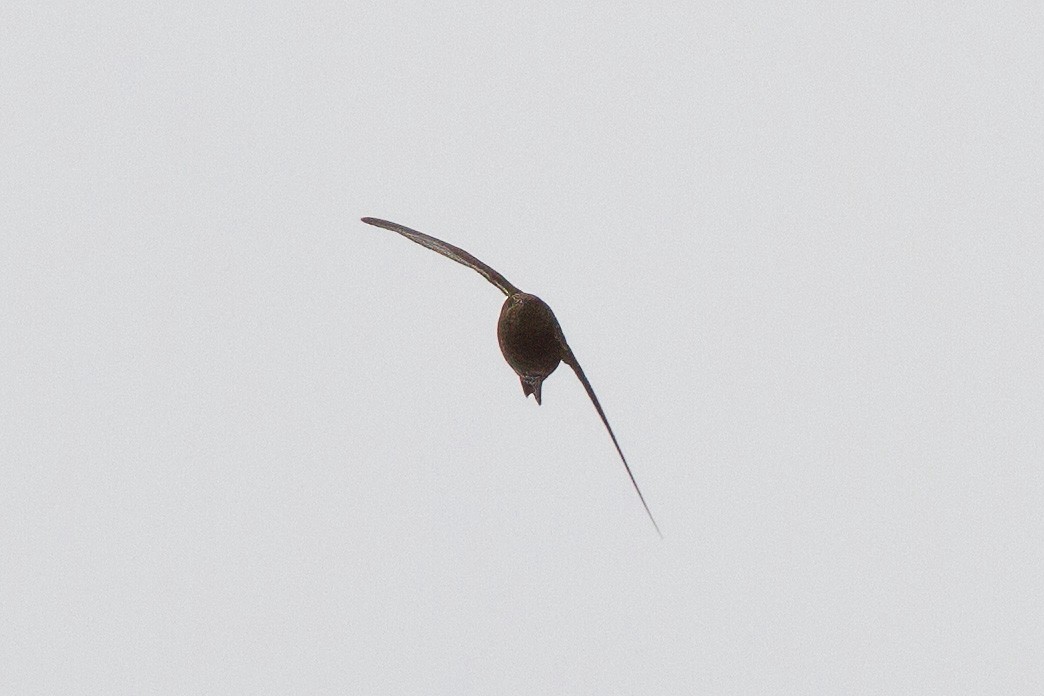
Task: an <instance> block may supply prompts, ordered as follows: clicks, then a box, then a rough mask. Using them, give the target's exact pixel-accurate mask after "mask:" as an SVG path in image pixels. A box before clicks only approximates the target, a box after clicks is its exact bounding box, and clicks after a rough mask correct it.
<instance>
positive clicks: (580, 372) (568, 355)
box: [559, 336, 663, 539]
mask: <svg viewBox="0 0 1044 696" xmlns="http://www.w3.org/2000/svg"><path fill="white" fill-rule="evenodd" d="M559 340H560V341H561V343H562V362H564V363H565V364H566V365H568V366H569V367H571V368H573V372H575V373H576V376H577V377H579V378H580V383H581V384H583V385H584V389H586V390H587V395H588V396H589V397H591V403H593V404H594V407H595V410H596V411H598V415H599V416H600V417H601V419H602V422H603V423H605V429H606V430H608V431H609V437H611V438H612V439H613V445H615V446H616V451H617V452H618V453H619V454H620V459H621V460H622V461H623V465H624V468H625V469H627V475H628V476H629V477H631V483H632V484H633V485H634V490H635V491H636V492H637V493H638V499H639V500H641V501H642V507H644V508H645V514H647V515H648V516H649V521H650V522H652V523H653V527H655V528H656V533H657V534H659V535H660V538H661V539H662V538H663V532H661V531H660V525H658V524H656V520H655V519H653V515H652V512H651V511H650V510H649V505H648V503H646V502H645V496H644V495H642V489H640V488H639V487H638V482H637V481H635V480H634V474H632V473H631V466H630V464H628V463H627V457H625V456H624V453H623V450H621V449H620V443H619V442H617V441H616V435H614V434H613V429H612V428H611V427H609V420H608V419H607V418H606V417H605V411H603V410H602V405H601V404H600V403H598V397H597V396H595V393H594V387H592V386H591V383H590V382H588V381H587V375H585V374H584V369H583V368H582V367H580V363H579V362H578V361H577V359H576V356H575V355H573V351H572V350H571V349H570V348H569V345H568V344H567V343H566V342H565V337H564V336H560V337H559Z"/></svg>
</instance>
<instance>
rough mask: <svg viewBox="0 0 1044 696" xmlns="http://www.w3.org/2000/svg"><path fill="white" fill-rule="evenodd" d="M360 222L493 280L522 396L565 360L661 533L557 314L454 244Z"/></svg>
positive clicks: (501, 332)
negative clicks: (501, 301) (503, 297)
mask: <svg viewBox="0 0 1044 696" xmlns="http://www.w3.org/2000/svg"><path fill="white" fill-rule="evenodd" d="M362 221H363V222H365V223H367V224H369V225H375V226H377V227H383V228H384V229H386V230H391V231H392V232H398V233H399V234H401V235H402V236H404V237H406V238H407V239H410V240H412V241H414V242H416V243H417V244H420V245H421V246H424V247H427V248H429V249H431V250H432V251H437V252H438V253H440V254H442V255H443V256H446V257H447V258H451V259H453V260H454V261H456V262H457V263H461V264H463V265H465V266H467V267H468V268H472V269H474V270H476V271H478V272H479V273H480V274H481V275H482V276H483V277H484V278H485V279H486V280H488V281H489V282H490V283H492V284H493V285H496V286H497V287H498V288H500V291H501V292H503V293H504V294H505V295H507V299H506V300H505V301H504V306H503V307H502V308H501V309H500V320H499V321H498V322H497V339H498V340H499V342H500V352H501V353H503V354H504V359H505V360H507V363H508V365H510V366H511V369H512V370H514V371H515V373H516V374H517V375H518V378H519V380H520V381H521V382H522V392H523V394H525V395H526V396H529V395H530V394H532V395H533V397H534V398H535V399H536V402H537V404H539V403H540V387H541V385H542V384H543V382H544V380H545V379H547V377H548V375H550V374H551V373H552V372H554V371H555V368H557V367H558V363H559V362H564V363H565V364H566V365H569V367H571V368H573V372H575V373H576V376H577V377H578V378H579V379H580V383H581V384H583V385H584V389H585V390H587V395H588V396H589V397H590V398H591V403H593V404H594V407H595V410H596V411H598V415H599V417H600V418H601V419H602V423H604V424H605V429H606V430H608V431H609V437H610V438H612V441H613V445H614V446H615V447H616V451H617V453H619V455H620V459H621V460H622V461H623V464H624V468H626V469H627V475H628V476H629V477H630V479H631V484H632V485H634V490H635V491H636V492H637V493H638V498H639V500H641V501H642V506H643V507H644V508H645V512H646V514H647V515H649V520H650V521H651V522H652V523H653V527H655V528H656V533H657V534H659V535H660V537H661V538H662V537H663V534H662V533H661V532H660V527H659V525H657V524H656V520H655V519H653V516H652V512H651V511H650V510H649V506H648V505H647V504H646V502H645V496H643V495H642V491H641V489H640V488H638V482H637V481H635V479H634V474H632V473H631V467H630V465H629V464H628V463H627V458H626V457H624V453H623V450H621V449H620V444H619V443H618V442H617V441H616V435H614V434H613V429H612V428H611V427H610V426H609V421H608V419H606V417H605V412H604V411H603V410H602V405H601V404H600V403H598V397H597V396H595V393H594V389H593V388H592V387H591V383H590V382H588V381H587V376H586V375H585V374H584V371H583V369H582V368H581V367H580V363H579V362H577V360H576V356H575V355H573V351H572V350H570V348H569V344H568V343H566V339H565V335H563V333H562V327H561V326H559V325H558V319H556V318H555V313H554V312H552V311H551V308H550V307H549V306H548V305H547V303H546V302H544V301H543V300H541V299H540V298H539V297H537V296H536V295H530V294H529V293H526V292H522V291H521V290H519V289H518V288H516V287H515V286H514V285H512V284H511V283H510V282H508V280H507V278H505V277H504V276H502V275H500V274H499V273H497V272H496V271H495V270H493V269H492V268H490V267H489V266H487V265H486V264H484V263H482V262H481V261H479V260H478V259H477V258H475V257H474V256H472V255H471V254H469V253H468V252H466V251H464V250H463V249H461V248H459V247H455V246H453V245H452V244H447V243H446V242H444V241H442V240H440V239H435V238H434V237H429V236H428V235H426V234H422V233H420V232H417V231H416V230H411V229H410V228H409V227H404V226H402V225H399V224H396V223H394V222H388V221H387V220H380V219H377V218H372V217H364V218H363V219H362Z"/></svg>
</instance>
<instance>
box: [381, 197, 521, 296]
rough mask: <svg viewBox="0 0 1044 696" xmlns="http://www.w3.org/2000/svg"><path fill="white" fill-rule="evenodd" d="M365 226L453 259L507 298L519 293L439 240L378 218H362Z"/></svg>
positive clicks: (498, 276) (480, 265)
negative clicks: (375, 227) (381, 229)
mask: <svg viewBox="0 0 1044 696" xmlns="http://www.w3.org/2000/svg"><path fill="white" fill-rule="evenodd" d="M362 221H363V222H365V223H366V224H367V225H375V226H377V227H383V228H384V229H386V230H391V231H392V232H398V233H399V234H401V235H402V236H403V237H406V238H407V239H410V240H412V241H414V242H417V244H420V245H421V246H422V247H427V248H429V249H431V250H432V251H437V252H438V253H440V254H442V255H443V256H445V257H446V258H449V259H453V260H454V261H456V262H457V263H462V264H464V265H465V266H467V267H468V268H472V269H474V270H476V271H478V272H479V273H480V274H481V275H482V277H483V278H485V279H486V280H488V281H489V282H491V283H493V284H494V285H496V286H497V287H498V288H500V291H501V292H502V293H504V294H505V295H508V296H509V297H510V296H511V295H514V294H515V293H516V292H519V289H518V288H516V287H515V286H514V285H512V284H511V283H509V282H508V279H507V278H505V277H504V276H502V275H500V274H499V273H497V272H496V271H495V270H493V269H492V268H490V267H489V266H487V265H486V264H484V263H482V262H481V261H479V260H478V259H476V258H475V257H474V256H472V255H471V254H469V253H468V252H466V251H464V250H463V249H461V248H460V247H455V246H453V245H452V244H447V243H446V242H444V241H442V240H441V239H435V238H434V237H429V236H428V235H426V234H422V233H421V232H418V231H417V230H411V229H410V228H409V227H405V226H403V225H400V224H398V223H395V222H388V221H387V220H381V219H379V218H372V217H364V218H363V219H362Z"/></svg>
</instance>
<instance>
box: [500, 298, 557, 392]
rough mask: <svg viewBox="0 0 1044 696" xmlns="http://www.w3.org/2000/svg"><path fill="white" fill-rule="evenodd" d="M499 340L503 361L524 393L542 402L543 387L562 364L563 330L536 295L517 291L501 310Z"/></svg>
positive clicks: (505, 301)
mask: <svg viewBox="0 0 1044 696" xmlns="http://www.w3.org/2000/svg"><path fill="white" fill-rule="evenodd" d="M497 340H498V341H499V342H500V352H501V353H503V354H504V360H506V361H507V364H508V365H510V366H511V369H512V370H514V371H515V374H517V375H518V377H519V379H520V380H521V381H522V392H523V393H524V394H525V395H526V396H529V395H530V394H532V395H533V396H534V397H535V398H536V401H537V403H538V404H539V403H540V385H541V384H542V383H543V381H544V380H545V379H547V377H548V375H550V374H551V373H552V372H554V371H555V368H556V367H558V363H560V362H561V361H562V343H563V342H564V340H565V338H564V337H563V336H562V327H560V326H559V325H558V319H556V318H555V313H554V312H552V311H551V308H550V307H549V306H548V305H547V303H546V302H544V301H543V300H541V299H540V298H539V297H537V296H536V295H530V294H529V293H525V292H517V293H515V294H513V295H509V296H508V298H507V299H506V300H504V306H503V307H501V308H500V321H498V322H497Z"/></svg>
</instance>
